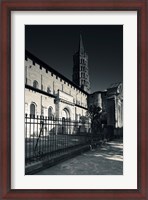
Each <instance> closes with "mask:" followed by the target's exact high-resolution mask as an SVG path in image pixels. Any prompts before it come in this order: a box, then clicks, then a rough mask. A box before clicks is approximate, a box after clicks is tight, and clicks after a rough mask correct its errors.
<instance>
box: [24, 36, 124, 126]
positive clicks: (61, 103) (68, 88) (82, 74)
mask: <svg viewBox="0 0 148 200" xmlns="http://www.w3.org/2000/svg"><path fill="white" fill-rule="evenodd" d="M122 89H123V88H122V83H118V84H113V85H112V86H111V87H109V88H107V90H106V91H97V92H94V93H93V94H91V90H90V80H89V69H88V55H87V53H86V52H85V48H84V45H83V41H82V36H81V35H80V40H79V48H78V51H77V52H76V53H75V54H74V56H73V75H72V81H71V80H69V79H68V78H66V77H65V76H64V75H62V74H60V73H59V72H58V71H56V70H55V69H53V68H52V67H51V66H49V65H47V64H46V63H44V62H43V61H41V60H40V59H39V58H37V57H36V56H35V55H33V54H32V53H31V52H28V51H27V50H26V51H25V113H26V114H28V115H33V116H41V115H42V116H44V117H48V118H50V119H52V118H57V119H63V118H64V119H70V120H73V121H78V120H79V119H80V118H81V117H82V116H86V114H87V110H88V107H89V106H90V105H96V106H99V107H101V108H102V109H104V110H105V111H106V112H107V123H108V124H109V125H112V126H113V127H116V128H118V127H122V126H123V123H122V121H123V119H122V115H123V113H122V110H123V92H122Z"/></svg>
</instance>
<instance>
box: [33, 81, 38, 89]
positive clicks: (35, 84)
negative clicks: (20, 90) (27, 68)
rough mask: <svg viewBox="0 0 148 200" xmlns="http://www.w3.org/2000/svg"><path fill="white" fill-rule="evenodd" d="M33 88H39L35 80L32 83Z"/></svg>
mask: <svg viewBox="0 0 148 200" xmlns="http://www.w3.org/2000/svg"><path fill="white" fill-rule="evenodd" d="M33 87H34V88H38V87H39V84H38V82H37V81H36V80H34V81H33Z"/></svg>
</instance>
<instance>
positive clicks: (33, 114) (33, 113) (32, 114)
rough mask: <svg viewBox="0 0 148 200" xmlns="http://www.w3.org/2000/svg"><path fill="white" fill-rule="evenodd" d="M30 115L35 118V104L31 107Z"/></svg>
mask: <svg viewBox="0 0 148 200" xmlns="http://www.w3.org/2000/svg"><path fill="white" fill-rule="evenodd" d="M30 114H31V116H32V117H33V116H35V105H34V104H33V103H31V105H30Z"/></svg>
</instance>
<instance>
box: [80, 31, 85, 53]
mask: <svg viewBox="0 0 148 200" xmlns="http://www.w3.org/2000/svg"><path fill="white" fill-rule="evenodd" d="M79 52H80V54H83V53H84V45H83V39H82V35H81V33H80V40H79Z"/></svg>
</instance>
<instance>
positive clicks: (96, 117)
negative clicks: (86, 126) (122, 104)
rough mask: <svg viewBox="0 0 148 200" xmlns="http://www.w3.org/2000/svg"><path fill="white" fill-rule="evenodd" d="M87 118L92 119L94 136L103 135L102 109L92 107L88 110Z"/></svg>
mask: <svg viewBox="0 0 148 200" xmlns="http://www.w3.org/2000/svg"><path fill="white" fill-rule="evenodd" d="M87 116H88V117H89V118H90V119H91V130H92V134H93V135H96V134H99V133H101V129H102V118H101V116H102V109H101V108H100V107H99V106H98V107H97V106H95V105H91V106H89V108H88V113H87Z"/></svg>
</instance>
